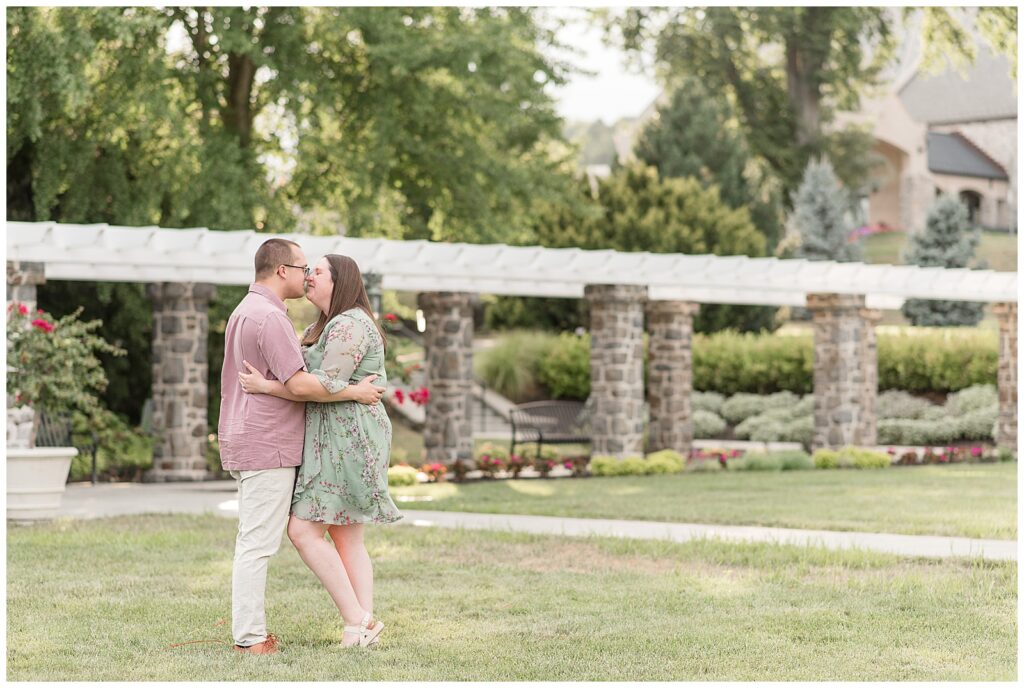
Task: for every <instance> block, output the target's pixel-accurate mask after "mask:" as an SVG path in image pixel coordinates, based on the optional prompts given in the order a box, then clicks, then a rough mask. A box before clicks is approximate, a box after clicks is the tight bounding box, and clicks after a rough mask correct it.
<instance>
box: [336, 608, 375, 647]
mask: <svg viewBox="0 0 1024 688" xmlns="http://www.w3.org/2000/svg"><path fill="white" fill-rule="evenodd" d="M370 622H371V618H370V613H369V612H367V613H366V614H364V615H363V620H362V622H360V624H359V625H358V626H345V631H344V632H345V633H355V634H356V635H358V636H359V642H355V643H352V644H351V645H342V647H366V646H368V645H376V644H377V642H378V640H379V636H380V633H381V631H383V630H384V624H382V623H381V622H380V621H378V620H376V619H372V622H373V627H372V628H371V627H370Z"/></svg>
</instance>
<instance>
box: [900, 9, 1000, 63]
mask: <svg viewBox="0 0 1024 688" xmlns="http://www.w3.org/2000/svg"><path fill="white" fill-rule="evenodd" d="M917 12H920V13H921V32H922V35H923V37H924V42H923V45H922V51H921V66H922V68H924V69H925V70H926V71H929V72H933V73H935V72H940V71H942V69H943V68H945V67H946V66H947V65H950V66H953V67H955V68H957V69H961V68H963V67H966V66H967V65H970V64H973V63H974V61H975V59H977V55H978V51H977V48H976V42H975V40H974V37H973V36H972V35H971V34H972V33H973V31H972V29H974V30H976V31H977V34H978V35H980V36H981V38H982V39H984V41H985V42H986V43H987V44H988V45H989V47H990V48H992V49H993V50H994V51H995V52H997V53H1002V54H1003V55H1006V57H1007V58H1008V61H1009V63H1010V76H1011V77H1012V78H1013V79H1014V80H1015V81H1016V79H1017V8H1016V7H1012V6H1011V7H959V8H954V7H918V8H911V7H906V8H904V9H903V18H904V20H907V19H909V18H910V17H911V16H912V15H913V14H915V13H917Z"/></svg>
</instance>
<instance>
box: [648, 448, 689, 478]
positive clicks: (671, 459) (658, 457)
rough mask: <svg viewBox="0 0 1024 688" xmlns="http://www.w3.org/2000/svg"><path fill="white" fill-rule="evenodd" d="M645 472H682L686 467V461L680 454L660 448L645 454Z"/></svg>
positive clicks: (653, 473) (655, 473)
mask: <svg viewBox="0 0 1024 688" xmlns="http://www.w3.org/2000/svg"><path fill="white" fill-rule="evenodd" d="M645 462H646V463H647V473H648V474H649V475H658V474H665V473H682V471H683V469H684V468H685V467H686V461H685V460H684V459H683V456H682V454H680V453H679V452H676V451H673V450H671V449H662V450H661V451H657V452H653V453H651V454H648V455H647V458H646V459H645Z"/></svg>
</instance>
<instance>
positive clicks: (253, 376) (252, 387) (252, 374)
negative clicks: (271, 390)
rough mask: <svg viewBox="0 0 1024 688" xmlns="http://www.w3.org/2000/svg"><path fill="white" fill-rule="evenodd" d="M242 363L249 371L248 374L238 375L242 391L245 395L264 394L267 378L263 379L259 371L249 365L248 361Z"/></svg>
mask: <svg viewBox="0 0 1024 688" xmlns="http://www.w3.org/2000/svg"><path fill="white" fill-rule="evenodd" d="M242 363H243V364H244V365H245V367H246V368H248V369H249V372H248V373H239V374H238V383H239V384H240V385H242V389H243V390H244V391H245V392H246V393H247V394H266V393H267V378H265V377H263V375H261V374H260V371H258V370H256V369H255V368H253V367H252V366H251V365H249V361H242Z"/></svg>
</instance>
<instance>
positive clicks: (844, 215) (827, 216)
mask: <svg viewBox="0 0 1024 688" xmlns="http://www.w3.org/2000/svg"><path fill="white" fill-rule="evenodd" d="M849 212H850V199H849V196H848V194H847V193H846V191H845V190H844V189H843V188H842V187H841V186H840V184H839V180H838V179H837V178H836V175H835V171H834V170H833V169H832V164H831V163H830V162H829V161H828V159H827V158H823V159H821V160H812V161H811V162H809V163H808V164H807V169H806V170H805V171H804V178H803V181H802V182H800V188H799V189H797V192H796V194H794V196H793V215H792V220H791V221H792V224H793V226H794V227H795V228H796V230H797V231H798V232H799V233H800V247H799V248H798V249H797V257H799V258H807V259H809V260H838V261H843V262H849V261H855V260H861V259H862V258H863V254H862V251H861V248H860V246H859V245H858V244H853V243H850V242H849V236H850V230H851V229H852V227H851V226H850V224H851V223H850V220H849V219H848V216H849Z"/></svg>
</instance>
